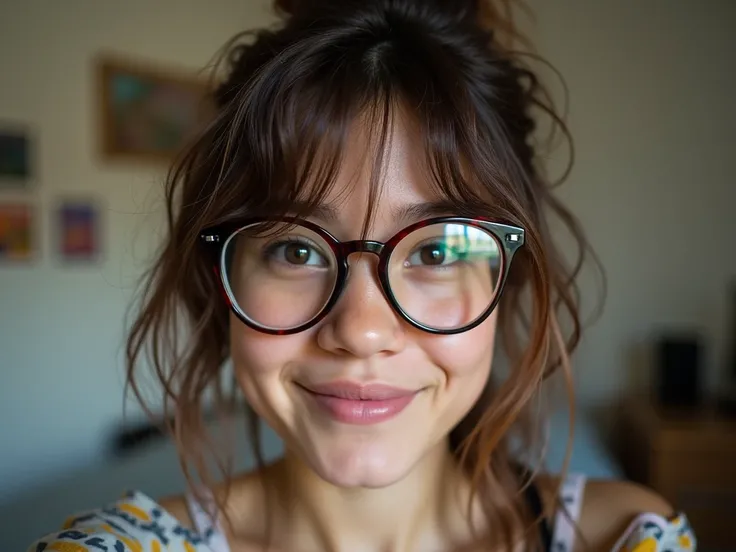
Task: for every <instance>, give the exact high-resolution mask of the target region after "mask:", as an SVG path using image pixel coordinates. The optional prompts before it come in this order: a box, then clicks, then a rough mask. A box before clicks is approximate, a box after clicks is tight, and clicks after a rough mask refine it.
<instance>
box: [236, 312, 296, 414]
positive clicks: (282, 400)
mask: <svg viewBox="0 0 736 552" xmlns="http://www.w3.org/2000/svg"><path fill="white" fill-rule="evenodd" d="M305 333H308V332H305ZM307 342H308V338H307V336H306V335H302V334H297V335H293V336H272V335H267V334H263V333H260V332H257V331H255V330H252V329H251V328H248V327H247V326H246V325H245V324H243V323H242V322H240V321H239V320H238V319H237V318H235V316H234V315H233V316H231V320H230V354H231V357H232V362H233V370H234V373H235V377H236V378H237V380H238V384H239V385H240V388H241V390H242V391H243V394H244V395H245V398H246V400H247V401H248V403H249V404H250V405H251V407H252V408H253V409H254V410H255V411H256V412H257V413H258V415H259V416H261V417H263V418H265V419H266V420H267V421H269V422H272V423H275V424H276V425H280V424H279V420H277V418H278V419H280V421H282V422H285V421H286V418H288V417H289V413H290V412H291V410H292V408H291V406H290V402H291V401H290V400H289V397H288V396H287V394H286V388H285V386H284V384H283V382H284V375H285V374H286V372H287V371H288V368H289V366H290V365H291V364H292V361H293V359H298V358H300V356H301V354H302V353H303V352H304V350H305V347H306V344H307Z"/></svg>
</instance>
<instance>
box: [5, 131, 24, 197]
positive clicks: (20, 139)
mask: <svg viewBox="0 0 736 552" xmlns="http://www.w3.org/2000/svg"><path fill="white" fill-rule="evenodd" d="M30 176H31V161H30V140H29V137H28V135H27V134H26V133H25V132H23V131H19V130H8V129H3V128H0V182H1V183H2V186H4V187H5V186H14V187H15V186H24V185H25V184H26V182H27V181H28V179H29V178H30Z"/></svg>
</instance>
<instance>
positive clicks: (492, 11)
mask: <svg viewBox="0 0 736 552" xmlns="http://www.w3.org/2000/svg"><path fill="white" fill-rule="evenodd" d="M349 3H350V0H341V1H340V2H335V0H274V2H273V5H274V9H275V10H276V13H277V14H279V15H280V16H282V17H284V18H290V17H295V16H300V15H305V16H308V15H309V14H312V15H313V14H314V13H315V10H319V9H325V8H329V7H334V6H335V5H342V6H344V5H345V4H349ZM361 3H364V2H361ZM422 3H423V4H425V6H426V7H427V9H430V10H432V9H436V10H440V11H443V12H452V13H454V14H456V15H457V17H458V18H459V19H461V20H466V21H471V22H473V23H475V24H477V25H478V26H480V27H481V28H483V29H485V30H486V31H489V32H491V33H492V34H493V35H494V36H495V37H496V40H497V42H498V43H499V44H500V45H503V46H504V47H507V48H513V47H515V46H517V45H521V46H524V47H525V48H526V49H531V42H530V41H529V40H528V39H527V38H526V37H525V36H524V35H523V34H522V33H520V32H519V30H518V29H517V27H516V24H515V13H514V12H515V11H516V10H521V11H523V12H524V13H526V14H529V13H530V11H529V9H528V8H527V6H526V5H525V4H524V3H523V2H521V1H520V0H423V1H422Z"/></svg>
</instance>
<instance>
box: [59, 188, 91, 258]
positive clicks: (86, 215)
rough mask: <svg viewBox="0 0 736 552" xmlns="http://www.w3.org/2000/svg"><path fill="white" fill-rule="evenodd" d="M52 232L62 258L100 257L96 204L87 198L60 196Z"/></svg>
mask: <svg viewBox="0 0 736 552" xmlns="http://www.w3.org/2000/svg"><path fill="white" fill-rule="evenodd" d="M56 217H57V221H56V223H57V224H56V232H55V233H56V236H57V238H56V239H57V241H58V251H59V256H60V257H61V259H62V260H63V261H72V262H76V261H83V262H87V261H97V260H99V259H100V257H101V253H102V249H101V241H102V231H101V222H100V207H99V205H98V203H97V202H96V201H94V200H91V199H68V198H67V199H62V200H60V201H59V203H58V205H57V208H56Z"/></svg>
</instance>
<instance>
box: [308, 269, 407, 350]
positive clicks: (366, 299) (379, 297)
mask: <svg viewBox="0 0 736 552" xmlns="http://www.w3.org/2000/svg"><path fill="white" fill-rule="evenodd" d="M360 257H362V258H361V259H360V261H359V262H353V263H351V266H350V275H349V277H348V281H347V283H346V285H345V289H344V290H343V292H342V295H341V296H340V299H339V300H338V302H337V304H336V305H335V307H334V308H333V310H332V312H331V313H330V315H329V316H328V317H327V319H326V320H325V321H324V322H323V324H322V325H321V327H320V328H319V330H318V333H317V342H318V344H319V346H320V347H321V348H322V349H324V350H327V351H330V352H332V353H335V354H339V355H346V356H347V355H349V356H353V357H357V358H363V359H365V358H370V357H372V356H374V355H381V354H383V355H390V354H395V353H398V352H399V351H401V350H402V349H403V348H404V346H405V341H406V336H405V332H404V328H403V325H402V322H401V320H400V318H399V316H398V314H397V313H396V312H394V310H393V308H392V307H391V305H390V304H389V303H388V301H387V300H386V298H385V297H384V295H383V292H382V290H381V286H380V284H379V283H378V280H377V277H376V271H375V268H374V267H373V266H372V263H371V262H370V257H373V255H360ZM366 257H368V258H366ZM356 261H357V259H356Z"/></svg>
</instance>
